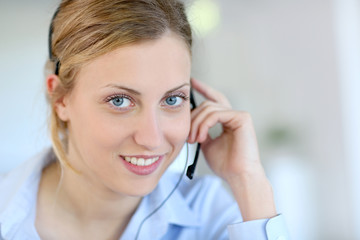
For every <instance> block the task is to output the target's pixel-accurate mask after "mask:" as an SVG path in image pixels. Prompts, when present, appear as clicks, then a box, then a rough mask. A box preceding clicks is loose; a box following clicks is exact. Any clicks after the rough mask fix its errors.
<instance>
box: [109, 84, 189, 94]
mask: <svg viewBox="0 0 360 240" xmlns="http://www.w3.org/2000/svg"><path fill="white" fill-rule="evenodd" d="M185 86H190V83H184V84H181V85H180V86H178V87H175V88H173V89H170V90H169V91H166V93H165V95H166V94H168V93H171V92H174V91H176V90H178V89H180V88H182V87H185ZM107 87H110V88H118V89H122V90H125V91H128V92H130V93H132V94H134V95H141V93H140V92H138V91H136V90H134V89H131V88H128V87H124V86H121V85H117V84H108V85H106V86H105V87H104V88H107Z"/></svg>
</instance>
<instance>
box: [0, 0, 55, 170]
mask: <svg viewBox="0 0 360 240" xmlns="http://www.w3.org/2000/svg"><path fill="white" fill-rule="evenodd" d="M54 5H55V1H46V0H42V1H41V0H37V1H25V0H23V1H18V0H17V1H0V34H1V37H0V53H1V54H0V109H1V113H0V143H1V144H0V172H3V171H6V170H9V169H11V168H13V167H14V166H16V165H18V164H19V163H20V162H21V161H24V160H25V159H27V158H29V156H31V155H33V154H34V153H36V152H37V151H39V149H41V148H43V146H44V145H46V144H48V140H47V129H46V110H47V109H46V105H45V104H44V103H45V97H44V96H45V94H44V87H43V83H44V76H43V65H44V63H45V60H46V58H47V49H46V47H47V28H48V24H49V19H50V18H51V14H52V13H51V12H52V11H53V9H54Z"/></svg>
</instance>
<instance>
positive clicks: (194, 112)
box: [191, 100, 225, 119]
mask: <svg viewBox="0 0 360 240" xmlns="http://www.w3.org/2000/svg"><path fill="white" fill-rule="evenodd" d="M210 107H216V108H223V109H225V107H224V106H223V105H221V104H220V103H216V102H212V101H209V100H206V101H204V102H202V103H201V104H200V105H199V106H198V107H196V108H195V109H193V110H192V111H191V119H194V118H195V117H196V116H197V115H198V114H199V113H200V112H202V111H203V110H204V109H205V108H210Z"/></svg>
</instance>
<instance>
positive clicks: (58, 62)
mask: <svg viewBox="0 0 360 240" xmlns="http://www.w3.org/2000/svg"><path fill="white" fill-rule="evenodd" d="M59 11H60V6H59V7H58V8H57V9H56V11H55V13H54V15H53V17H52V19H51V23H50V28H49V38H48V40H49V59H50V61H52V62H54V63H55V74H56V75H59V69H60V60H59V59H58V58H57V57H54V55H53V54H52V35H53V32H54V19H55V18H56V16H57V14H58V13H59Z"/></svg>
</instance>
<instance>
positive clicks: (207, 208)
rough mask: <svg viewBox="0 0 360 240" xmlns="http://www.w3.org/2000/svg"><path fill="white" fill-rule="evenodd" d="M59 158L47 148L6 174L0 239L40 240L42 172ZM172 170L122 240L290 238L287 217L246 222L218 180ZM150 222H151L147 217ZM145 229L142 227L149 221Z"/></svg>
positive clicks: (0, 191) (0, 184)
mask: <svg viewBox="0 0 360 240" xmlns="http://www.w3.org/2000/svg"><path fill="white" fill-rule="evenodd" d="M54 159H55V157H54V154H53V153H52V151H50V150H45V151H44V152H42V153H40V154H39V155H37V156H35V157H34V158H33V159H31V160H30V161H27V162H25V163H24V164H22V165H21V166H20V167H18V168H16V169H15V170H13V171H12V172H10V173H8V174H7V175H0V240H39V239H40V237H39V235H38V234H37V232H36V229H35V224H34V223H35V216H36V200H37V192H38V186H39V182H40V178H41V172H42V169H43V168H44V167H45V166H46V165H48V164H49V163H50V162H51V161H54ZM179 178H180V174H179V173H174V172H171V171H167V172H166V173H165V174H164V175H163V176H162V178H161V180H160V181H159V184H158V186H157V187H156V188H155V190H154V191H153V192H152V193H150V194H149V195H147V196H145V197H144V198H143V199H142V201H141V203H140V205H139V207H138V209H137V210H136V212H135V214H134V215H133V217H132V218H131V220H130V222H129V224H128V226H127V228H126V230H125V232H124V233H123V235H122V237H121V240H133V239H135V237H136V234H137V233H138V232H139V237H138V239H139V240H147V239H149V240H156V239H171V240H173V239H178V240H182V239H184V240H185V239H186V240H191V239H201V240H203V239H204V240H210V239H214V240H219V239H240V240H241V239H245V240H253V239H254V240H255V239H256V240H265V239H269V240H286V239H290V237H289V235H288V232H287V228H286V226H285V221H284V218H283V216H282V215H281V214H280V215H278V216H276V217H274V218H271V219H261V220H254V221H247V222H242V219H241V214H240V212H239V208H238V206H237V204H236V202H235V201H234V200H233V199H232V197H231V196H230V195H229V194H228V192H227V191H226V190H225V189H224V188H223V187H222V185H221V181H220V180H219V179H218V178H216V177H213V176H207V177H199V178H195V179H194V180H189V179H187V178H186V177H184V178H183V179H182V181H181V183H180V185H179V186H178V188H176V190H175V191H174V193H173V194H172V195H171V197H170V198H169V199H168V200H167V201H166V202H165V204H163V206H162V207H160V208H159V209H158V210H157V211H156V212H155V213H154V214H152V215H151V216H150V217H148V216H149V215H150V214H151V213H152V212H154V209H156V208H157V207H159V206H160V205H161V203H162V202H163V201H164V200H165V199H166V198H167V197H168V196H169V194H170V192H171V191H172V190H173V189H174V187H175V186H176V183H177V182H178V180H179ZM145 218H147V219H146V220H145V221H144V219H145ZM143 221H144V223H143V225H142V227H141V229H140V230H139V227H140V225H141V222H143Z"/></svg>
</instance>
